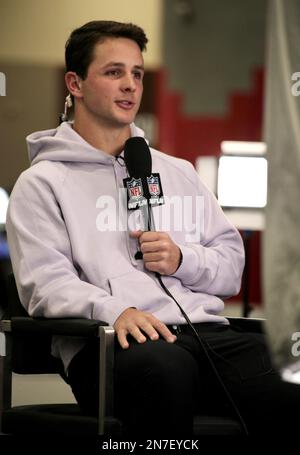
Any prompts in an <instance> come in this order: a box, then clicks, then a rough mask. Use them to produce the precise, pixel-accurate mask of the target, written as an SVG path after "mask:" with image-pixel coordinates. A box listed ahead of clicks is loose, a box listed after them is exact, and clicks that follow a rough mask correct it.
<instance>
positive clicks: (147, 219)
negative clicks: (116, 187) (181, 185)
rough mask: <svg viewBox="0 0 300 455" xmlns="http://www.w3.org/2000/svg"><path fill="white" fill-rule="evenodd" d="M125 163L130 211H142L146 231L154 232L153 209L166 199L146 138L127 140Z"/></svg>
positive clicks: (125, 182) (125, 183)
mask: <svg viewBox="0 0 300 455" xmlns="http://www.w3.org/2000/svg"><path fill="white" fill-rule="evenodd" d="M124 161H125V165H126V168H127V171H128V174H129V178H127V179H124V185H125V187H126V188H127V207H128V210H136V209H141V211H142V213H143V217H144V224H145V226H144V230H149V231H151V230H154V226H153V217H152V213H151V208H152V207H154V206H156V205H161V204H163V203H164V198H163V192H162V187H161V182H160V176H159V174H158V173H153V172H152V156H151V152H150V149H149V147H148V144H147V142H146V141H145V139H144V138H142V137H131V138H129V139H127V141H126V142H125V146H124Z"/></svg>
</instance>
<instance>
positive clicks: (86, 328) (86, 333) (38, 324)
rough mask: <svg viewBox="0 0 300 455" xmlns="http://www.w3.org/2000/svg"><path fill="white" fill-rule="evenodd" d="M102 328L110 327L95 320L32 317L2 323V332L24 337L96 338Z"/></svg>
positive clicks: (15, 318)
mask: <svg viewBox="0 0 300 455" xmlns="http://www.w3.org/2000/svg"><path fill="white" fill-rule="evenodd" d="M100 326H108V324H107V323H106V322H103V321H97V320H93V319H80V318H78V319H77V318H69V319H66V318H63V319H45V318H31V317H23V316H18V317H13V318H11V321H6V320H2V321H0V330H1V331H3V332H8V331H13V332H14V333H16V334H22V335H29V336H32V335H65V336H76V337H77V336H79V337H95V336H98V334H99V327H100Z"/></svg>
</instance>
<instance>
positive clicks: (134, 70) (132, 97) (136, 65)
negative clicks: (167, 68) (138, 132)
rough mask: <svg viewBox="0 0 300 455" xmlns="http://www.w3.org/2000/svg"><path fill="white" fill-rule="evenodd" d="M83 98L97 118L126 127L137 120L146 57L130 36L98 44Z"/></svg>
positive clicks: (111, 124)
mask: <svg viewBox="0 0 300 455" xmlns="http://www.w3.org/2000/svg"><path fill="white" fill-rule="evenodd" d="M93 55H94V58H93V60H92V62H91V64H90V66H89V68H88V74H87V77H86V79H84V80H83V81H82V82H81V84H82V85H81V95H82V97H80V102H81V103H82V106H83V107H84V109H85V110H86V111H87V113H88V115H89V116H90V115H91V116H92V117H93V118H94V120H96V122H98V123H100V124H101V125H106V126H110V127H123V126H125V125H129V124H130V123H131V122H133V120H134V118H135V116H136V113H137V111H138V109H139V106H140V102H141V97H142V93H143V75H144V61H143V56H142V53H141V51H140V48H139V46H138V45H137V44H136V43H135V41H132V40H130V39H127V38H109V39H106V40H105V41H103V42H101V43H98V44H96V46H95V47H94V54H93Z"/></svg>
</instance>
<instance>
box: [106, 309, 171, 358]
mask: <svg viewBox="0 0 300 455" xmlns="http://www.w3.org/2000/svg"><path fill="white" fill-rule="evenodd" d="M113 326H114V329H115V331H116V334H117V337H118V340H119V343H120V345H121V347H122V348H123V349H127V348H129V343H128V341H127V335H131V336H133V338H135V339H136V341H137V342H138V343H145V341H146V340H147V337H148V338H149V339H150V340H152V341H155V340H158V339H159V336H160V335H161V336H162V337H163V338H164V339H165V340H166V341H167V342H168V343H174V341H176V339H177V337H176V335H173V334H172V333H171V332H170V330H169V329H168V327H167V326H166V324H164V323H163V322H161V321H159V320H158V319H157V318H156V317H155V316H153V315H152V314H150V313H145V312H144V311H139V310H137V309H136V308H127V309H126V310H125V311H123V313H121V314H120V316H119V317H118V318H117V319H116V321H115V323H114V325H113Z"/></svg>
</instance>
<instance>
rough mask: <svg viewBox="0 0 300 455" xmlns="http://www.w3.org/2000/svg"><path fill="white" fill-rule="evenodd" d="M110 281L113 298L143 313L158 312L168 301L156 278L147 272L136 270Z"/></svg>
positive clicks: (112, 278)
mask: <svg viewBox="0 0 300 455" xmlns="http://www.w3.org/2000/svg"><path fill="white" fill-rule="evenodd" d="M108 281H109V285H110V289H111V294H112V296H113V297H116V298H117V299H120V300H121V301H122V302H123V303H125V304H127V305H128V307H135V308H137V309H139V310H141V311H150V312H153V311H154V310H158V309H159V307H161V305H163V304H166V299H168V297H167V296H165V295H164V293H163V292H162V291H161V289H160V287H159V286H158V284H157V283H156V282H155V280H154V278H152V277H150V276H149V275H147V274H146V273H145V272H140V271H138V270H134V271H133V272H128V273H125V274H123V275H119V276H115V277H111V278H109V280H108Z"/></svg>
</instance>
